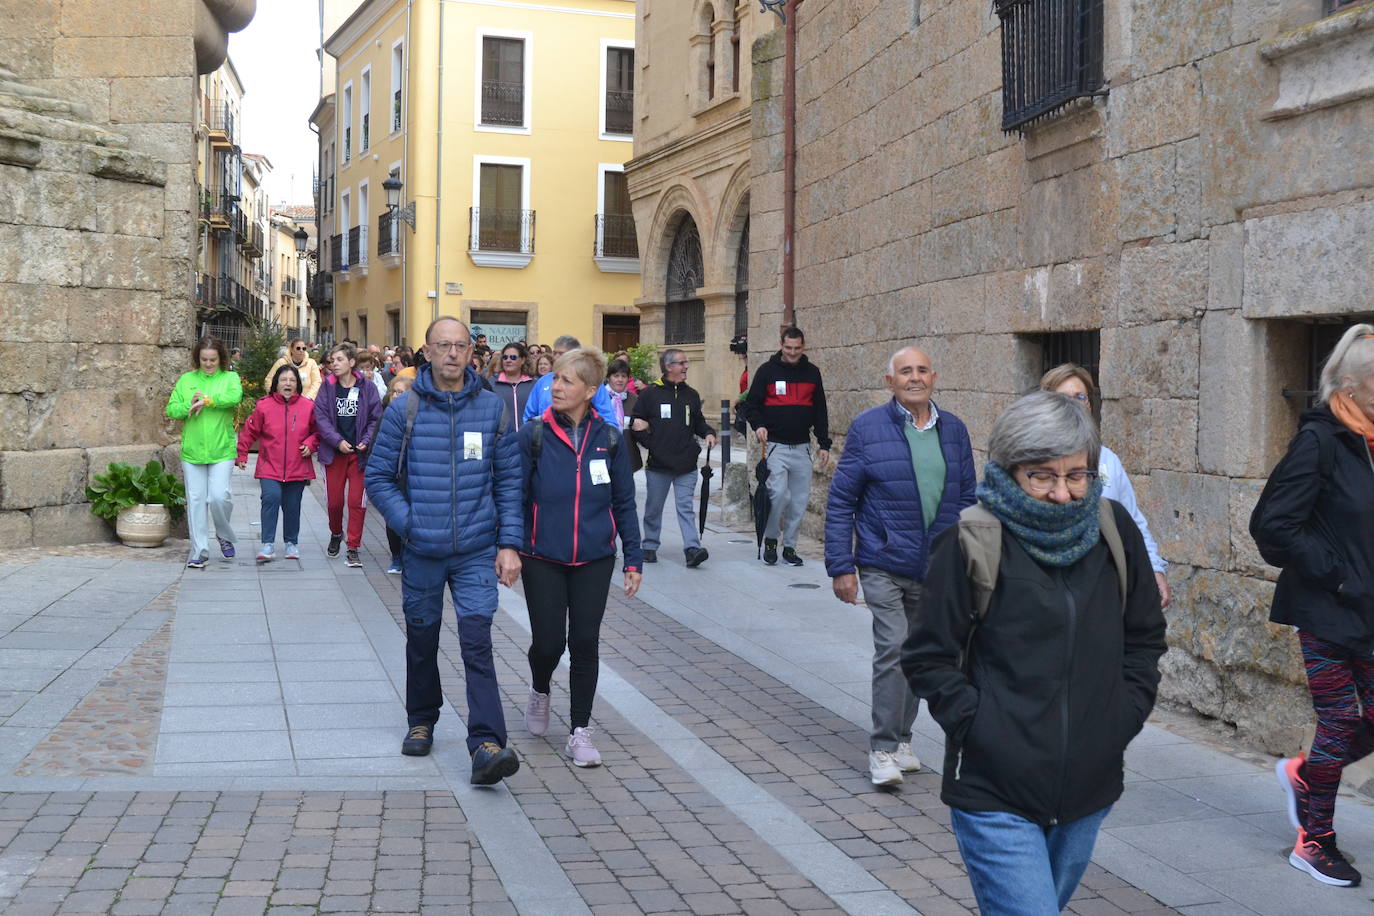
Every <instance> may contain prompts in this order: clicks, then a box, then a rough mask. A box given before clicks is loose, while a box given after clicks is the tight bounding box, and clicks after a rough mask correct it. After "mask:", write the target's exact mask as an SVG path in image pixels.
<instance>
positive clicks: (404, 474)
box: [396, 391, 420, 496]
mask: <svg viewBox="0 0 1374 916" xmlns="http://www.w3.org/2000/svg"><path fill="white" fill-rule="evenodd" d="M406 393H407V394H408V395H410V396H409V397H408V398H406V428H405V432H403V433H402V434H401V454H400V456H399V457H398V458H397V459H396V481H397V482H398V483H399V484H400V486H401V490H402V492H404V493H405V494H406V495H407V496H409V495H410V480H409V477H408V475H409V472H410V463H409V462H408V461H407V460H406V455H407V453H408V452H409V451H410V435H411V433H413V432H415V418H416V417H417V416H418V415H419V413H420V397H419V395H417V394H416V393H415V392H413V391H408V392H406Z"/></svg>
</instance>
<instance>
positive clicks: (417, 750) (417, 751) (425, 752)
mask: <svg viewBox="0 0 1374 916" xmlns="http://www.w3.org/2000/svg"><path fill="white" fill-rule="evenodd" d="M433 747H434V745H433V743H430V744H426V745H425V746H424V747H415V746H413V745H412V746H406V745H404V744H403V745H401V753H402V754H404V755H405V756H407V757H428V756H429V752H430V750H431V749H432V748H433Z"/></svg>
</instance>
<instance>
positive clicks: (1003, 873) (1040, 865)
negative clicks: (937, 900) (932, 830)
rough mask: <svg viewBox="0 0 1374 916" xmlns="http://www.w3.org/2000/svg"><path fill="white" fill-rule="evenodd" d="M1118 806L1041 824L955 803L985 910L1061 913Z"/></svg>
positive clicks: (1012, 915)
mask: <svg viewBox="0 0 1374 916" xmlns="http://www.w3.org/2000/svg"><path fill="white" fill-rule="evenodd" d="M1111 810H1112V806H1111V805H1108V806H1107V807H1105V808H1103V809H1102V810H1100V811H1094V812H1093V813H1092V814H1089V815H1087V816H1086V817H1081V818H1079V819H1078V820H1076V821H1073V822H1072V823H1068V824H1056V825H1055V826H1053V827H1041V826H1040V825H1038V824H1035V823H1032V822H1031V821H1028V820H1026V819H1025V818H1023V817H1017V816H1016V815H1015V814H1008V813H1006V812H1004V811H965V810H963V809H961V808H950V809H949V816H950V823H951V824H952V825H953V827H954V838H955V839H956V840H958V841H959V855H961V856H963V857H964V868H965V869H967V871H968V878H969V882H970V883H972V884H973V893H974V896H975V897H977V898H978V910H979V912H980V913H982V914H983V916H1055V914H1057V913H1059V912H1060V911H1061V910H1063V909H1064V907H1065V906H1067V905H1068V903H1069V898H1070V897H1072V896H1073V892H1074V890H1075V889H1076V888H1077V887H1078V882H1079V880H1080V879H1081V878H1082V877H1083V872H1084V870H1086V869H1087V867H1088V862H1090V861H1091V860H1092V856H1093V844H1094V843H1096V842H1097V831H1098V828H1100V827H1101V826H1102V821H1103V820H1104V819H1105V818H1106V817H1107V814H1108V812H1110V811H1111Z"/></svg>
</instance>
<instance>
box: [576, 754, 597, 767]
mask: <svg viewBox="0 0 1374 916" xmlns="http://www.w3.org/2000/svg"><path fill="white" fill-rule="evenodd" d="M568 759H569V760H572V765H573V766H575V767H583V768H586V767H599V766H601V761H600V760H599V759H598V760H573V758H572V757H571V756H569V757H568Z"/></svg>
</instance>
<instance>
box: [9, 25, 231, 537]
mask: <svg viewBox="0 0 1374 916" xmlns="http://www.w3.org/2000/svg"><path fill="white" fill-rule="evenodd" d="M252 6H253V5H252V3H251V0H237V2H229V0H217V2H215V3H210V4H208V5H206V3H205V0H135V2H128V3H109V2H105V0H36V2H35V0H0V547H14V546H27V545H50V544H72V543H83V542H89V541H98V540H107V539H110V538H112V537H113V534H112V531H111V529H110V526H108V525H107V524H106V523H105V522H102V521H100V520H99V519H96V518H95V517H94V516H92V515H90V513H89V509H88V504H87V503H86V502H85V501H84V496H83V492H84V489H85V487H86V485H87V483H88V482H89V480H90V477H91V475H93V474H99V473H103V472H104V470H105V468H106V467H107V466H108V465H109V464H110V463H111V462H113V461H129V462H137V463H146V462H147V461H148V460H149V459H150V458H153V457H161V458H162V460H163V461H164V463H165V464H166V465H167V466H168V467H169V468H176V467H177V446H176V437H177V435H178V434H179V428H178V427H177V426H176V425H173V424H171V423H169V422H168V421H167V420H166V419H165V417H164V407H165V404H166V400H167V395H168V393H169V392H170V390H171V387H172V384H173V383H174V382H175V380H176V377H177V375H178V374H179V373H181V372H183V371H185V370H186V369H188V368H189V367H190V362H189V359H190V357H189V346H190V344H191V342H192V341H193V339H194V328H193V320H194V309H193V306H192V296H193V276H194V274H193V268H192V265H193V262H194V258H195V253H196V251H195V245H196V229H195V215H194V212H193V204H194V199H195V198H194V192H195V184H196V175H195V147H194V139H193V131H194V127H195V124H194V119H195V118H196V116H197V113H196V110H195V87H196V75H197V72H198V67H197V56H196V35H197V34H199V33H203V32H206V31H207V29H208V28H209V26H208V25H207V23H206V22H205V21H203V20H204V19H205V17H206V16H209V17H210V18H209V23H215V26H214V27H215V28H216V29H218V30H219V35H220V43H221V44H222V43H223V28H224V27H223V25H222V19H223V18H224V17H228V18H230V19H231V20H233V21H234V22H237V23H238V25H237V27H242V25H243V24H246V23H247V21H248V19H249V18H251V16H252ZM212 7H213V8H215V9H217V10H218V12H215V11H214V10H212V9H211V8H212ZM220 8H223V9H220ZM244 8H246V10H247V18H243V14H244ZM235 17H237V18H235ZM198 19H199V20H202V21H199V22H198ZM240 19H241V20H242V21H241V22H239V20H240ZM212 51H213V49H212ZM218 63H219V61H218V60H216V61H215V62H214V65H216V66H217V65H218ZM211 69H213V67H212V68H211Z"/></svg>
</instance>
